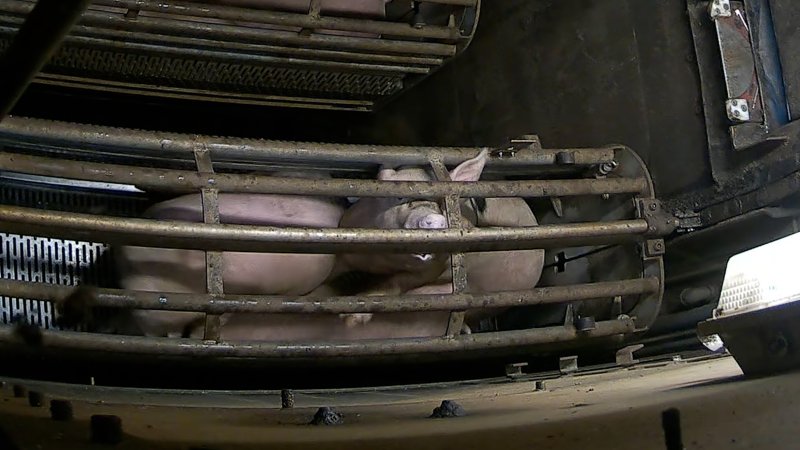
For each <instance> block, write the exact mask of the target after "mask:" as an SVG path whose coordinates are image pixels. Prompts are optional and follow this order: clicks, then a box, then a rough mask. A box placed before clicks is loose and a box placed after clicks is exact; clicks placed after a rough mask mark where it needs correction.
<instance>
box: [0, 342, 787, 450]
mask: <svg viewBox="0 0 800 450" xmlns="http://www.w3.org/2000/svg"><path fill="white" fill-rule="evenodd" d="M6 381H7V383H6V387H5V388H4V389H3V391H2V401H0V426H2V428H3V430H4V431H5V432H6V434H8V435H9V436H10V437H11V439H12V440H13V441H14V442H15V443H16V445H18V446H19V448H21V449H51V448H59V449H72V448H75V449H77V448H94V446H92V445H89V439H88V438H89V425H88V419H89V416H90V415H92V414H115V415H118V416H119V417H120V418H121V419H122V422H123V428H124V431H125V438H124V440H123V442H122V443H121V444H119V445H118V446H117V448H120V449H128V448H163V449H186V448H198V447H200V446H202V448H207V449H245V448H291V449H307V448H309V449H310V448H314V449H320V448H342V449H345V448H346V449H360V448H365V449H366V448H382V449H384V450H391V449H408V448H414V449H417V450H422V449H428V448H452V449H464V448H504V449H517V448H519V449H523V448H524V449H531V448H554V449H559V448H581V447H584V446H590V447H591V448H604V449H605V448H608V449H644V448H647V449H660V448H666V447H665V444H664V432H663V430H662V425H661V413H662V411H664V410H666V409H668V408H677V409H679V411H680V415H681V421H682V434H683V441H684V445H685V448H688V449H719V448H736V449H745V448H747V449H769V448H795V445H794V442H795V441H794V439H795V434H796V433H795V431H794V430H796V428H797V425H798V418H800V414H798V413H800V408H798V403H797V400H796V399H797V398H798V394H800V378H798V376H797V375H796V374H785V375H779V376H775V377H771V378H762V379H753V380H747V379H744V378H743V377H742V375H741V371H740V370H739V368H738V366H737V365H736V363H735V362H734V361H733V359H732V358H729V357H724V358H715V359H710V360H708V359H707V360H697V361H682V362H664V363H653V364H649V365H642V366H637V367H633V368H630V369H620V368H617V369H613V370H610V371H602V372H596V373H591V372H589V373H583V374H575V375H570V376H563V377H560V378H556V379H550V380H547V382H546V383H547V385H546V387H547V389H546V391H538V392H537V391H536V390H535V382H534V380H533V379H527V380H517V381H506V380H494V381H483V382H475V383H462V384H459V385H434V386H431V385H429V386H410V387H396V388H386V389H380V390H345V391H336V392H321V391H306V392H297V393H295V398H296V407H295V408H294V409H290V410H281V409H280V408H279V396H278V394H277V393H275V392H237V393H231V392H188V391H155V390H151V391H134V390H124V389H117V388H102V387H91V386H83V387H77V386H69V385H57V384H44V383H39V384H34V383H31V384H28V387H29V388H30V389H35V390H40V391H42V392H44V393H45V395H46V396H47V397H48V398H65V399H71V400H73V406H74V409H75V420H74V421H72V422H54V421H52V420H50V419H49V413H48V410H47V408H46V407H42V408H34V407H30V406H28V405H27V400H26V399H24V398H13V397H12V394H11V390H10V386H11V385H12V384H13V383H15V380H6ZM442 399H453V400H456V401H458V402H459V403H460V404H461V405H462V406H463V407H464V408H465V409H466V411H467V412H468V416H467V417H462V418H455V419H428V418H426V416H428V415H429V414H430V412H431V410H432V409H433V408H434V407H435V406H437V404H438V403H439V402H440V401H441V400H442ZM177 405H185V406H184V407H183V408H178V407H177ZM323 405H325V406H334V407H336V408H337V409H338V410H339V411H340V412H342V413H343V414H344V415H345V423H344V424H343V425H340V426H337V427H314V426H310V425H306V424H307V423H308V421H309V420H310V418H311V417H312V416H313V414H314V411H315V410H316V408H317V407H319V406H323ZM193 446H194V447H193ZM96 447H97V448H102V447H101V446H96Z"/></svg>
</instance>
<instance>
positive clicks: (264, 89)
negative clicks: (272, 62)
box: [47, 47, 403, 99]
mask: <svg viewBox="0 0 800 450" xmlns="http://www.w3.org/2000/svg"><path fill="white" fill-rule="evenodd" d="M47 70H48V72H50V73H57V74H63V75H72V76H84V77H87V76H88V77H97V78H101V79H104V80H112V81H120V82H136V83H143V84H155V85H163V86H166V87H177V88H189V89H212V90H229V91H232V92H237V93H248V94H282V95H300V94H303V95H320V96H330V94H337V95H339V96H341V95H344V96H346V97H347V98H353V99H365V98H370V97H381V96H387V95H391V94H394V93H395V92H398V91H399V90H400V89H402V87H403V82H402V77H401V76H387V75H377V74H364V73H343V72H323V71H316V70H303V69H294V68H282V67H272V66H256V65H245V64H234V63H227V62H218V61H204V60H197V59H180V58H168V57H163V56H157V55H140V54H132V53H119V52H114V51H106V50H98V49H86V48H76V47H65V48H64V49H62V50H61V51H60V52H58V53H57V54H56V55H55V56H54V57H53V59H52V61H51V63H50V66H49V67H48V69H47Z"/></svg>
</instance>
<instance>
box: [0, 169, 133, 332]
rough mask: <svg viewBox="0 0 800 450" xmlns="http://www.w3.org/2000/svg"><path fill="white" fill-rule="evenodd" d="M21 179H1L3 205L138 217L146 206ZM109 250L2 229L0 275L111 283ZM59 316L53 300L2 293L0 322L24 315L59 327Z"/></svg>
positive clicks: (130, 198) (63, 282)
mask: <svg viewBox="0 0 800 450" xmlns="http://www.w3.org/2000/svg"><path fill="white" fill-rule="evenodd" d="M21 183H22V182H19V181H15V180H8V179H2V178H0V203H2V204H9V205H17V206H29V207H37V208H41V209H49V210H61V211H74V212H84V213H89V212H92V211H95V212H96V211H106V212H108V213H110V214H113V215H120V216H133V215H136V214H137V213H138V212H139V211H141V210H142V208H144V205H145V204H146V202H145V201H144V200H143V199H142V198H139V197H135V196H126V195H120V194H115V193H110V192H107V193H104V192H102V191H100V192H98V191H90V190H85V189H77V188H73V189H71V188H70V187H69V186H59V187H55V186H47V185H44V184H37V183H30V182H27V184H26V185H24V186H23V185H22V184H21ZM110 251H111V249H110V248H109V247H108V246H107V245H105V244H102V243H96V242H81V241H72V240H64V239H53V238H44V237H35V236H24V235H19V234H7V233H0V276H1V277H2V278H4V279H11V280H20V281H33V282H42V283H48V284H57V285H62V286H76V285H79V284H82V283H86V284H91V285H101V286H103V285H113V284H114V278H115V277H114V271H113V267H112V266H111V265H110V264H105V263H104V261H107V260H109V259H110V256H111V255H110V253H109V252H110ZM56 318H57V312H56V310H55V308H54V307H53V305H52V304H51V303H50V302H46V301H40V300H36V299H23V298H16V297H7V296H0V323H3V324H9V323H12V322H15V321H17V320H20V319H24V320H25V321H26V322H28V323H31V324H36V325H39V326H41V327H43V328H46V329H54V328H56V329H57V328H59V327H57V326H56V325H55V321H56Z"/></svg>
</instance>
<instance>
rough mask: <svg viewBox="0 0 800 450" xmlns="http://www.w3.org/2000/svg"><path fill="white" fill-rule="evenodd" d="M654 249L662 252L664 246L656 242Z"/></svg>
mask: <svg viewBox="0 0 800 450" xmlns="http://www.w3.org/2000/svg"><path fill="white" fill-rule="evenodd" d="M655 248H656V250H663V249H664V244H662V243H661V242H656V245H655Z"/></svg>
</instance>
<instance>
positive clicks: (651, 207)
mask: <svg viewBox="0 0 800 450" xmlns="http://www.w3.org/2000/svg"><path fill="white" fill-rule="evenodd" d="M649 208H650V211H655V210H657V209H658V204H657V203H655V202H653V203H650V206H649Z"/></svg>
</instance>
